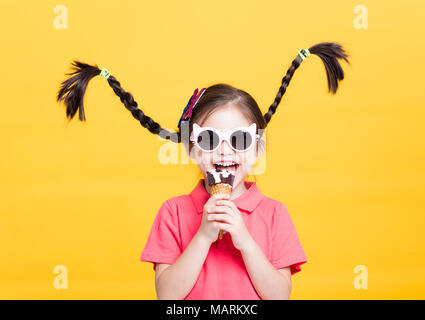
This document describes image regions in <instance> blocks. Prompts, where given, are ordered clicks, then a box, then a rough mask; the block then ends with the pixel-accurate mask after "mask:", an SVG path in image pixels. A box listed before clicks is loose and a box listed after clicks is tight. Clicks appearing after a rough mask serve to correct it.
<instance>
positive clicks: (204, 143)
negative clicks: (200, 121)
mask: <svg viewBox="0 0 425 320" xmlns="http://www.w3.org/2000/svg"><path fill="white" fill-rule="evenodd" d="M256 132H257V125H256V124H255V123H253V124H251V125H250V126H249V127H238V128H234V129H232V130H230V131H228V132H221V131H219V130H217V129H215V128H211V127H200V126H198V125H197V124H196V123H194V124H193V132H192V134H191V136H190V141H192V142H194V143H195V145H196V146H197V147H198V148H199V149H201V150H202V151H205V152H213V151H215V150H217V148H218V147H219V146H220V145H221V142H222V141H223V140H225V141H227V143H228V144H229V146H230V147H231V148H232V149H233V150H235V151H238V152H244V151H247V150H249V149H250V148H251V147H252V146H253V145H254V141H258V140H259V139H260V135H259V134H257V133H256Z"/></svg>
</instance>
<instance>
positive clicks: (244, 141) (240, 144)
mask: <svg viewBox="0 0 425 320" xmlns="http://www.w3.org/2000/svg"><path fill="white" fill-rule="evenodd" d="M230 142H231V143H232V147H233V148H235V149H236V150H240V151H243V150H247V149H248V148H249V147H250V146H251V144H252V137H251V134H250V133H249V132H246V131H242V130H238V131H235V132H234V133H233V134H232V135H231V136H230Z"/></svg>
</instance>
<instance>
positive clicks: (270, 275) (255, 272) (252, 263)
mask: <svg viewBox="0 0 425 320" xmlns="http://www.w3.org/2000/svg"><path fill="white" fill-rule="evenodd" d="M241 254H242V258H243V260H244V262H245V266H246V269H247V271H248V274H249V277H250V278H251V281H252V284H253V285H254V288H255V290H256V291H257V293H258V294H259V296H260V297H261V298H262V299H264V300H287V299H289V296H290V294H291V287H292V279H291V270H290V268H289V267H287V268H282V269H279V270H277V269H276V268H275V267H274V266H273V265H272V264H271V263H270V262H269V260H268V259H267V257H266V256H265V255H264V253H263V251H262V250H261V249H260V247H259V246H258V245H257V243H256V242H255V241H254V239H252V238H251V240H250V241H249V245H247V246H245V247H243V248H241Z"/></svg>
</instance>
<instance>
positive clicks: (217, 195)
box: [211, 193, 230, 199]
mask: <svg viewBox="0 0 425 320" xmlns="http://www.w3.org/2000/svg"><path fill="white" fill-rule="evenodd" d="M211 198H213V199H230V195H229V194H224V193H218V194H214V195H212V196H211Z"/></svg>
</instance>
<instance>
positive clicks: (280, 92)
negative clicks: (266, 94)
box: [264, 56, 301, 124]
mask: <svg viewBox="0 0 425 320" xmlns="http://www.w3.org/2000/svg"><path fill="white" fill-rule="evenodd" d="M300 63H301V58H300V57H299V56H297V57H296V58H295V59H294V61H292V64H291V66H290V67H289V69H288V71H287V72H286V75H285V77H283V79H282V85H281V86H280V88H279V90H278V92H277V95H276V98H275V99H274V101H273V103H272V105H271V106H270V108H269V111H267V113H266V114H265V115H264V120H266V123H267V124H268V123H269V121H270V119H271V118H272V115H273V114H274V113H275V112H276V109H277V106H278V105H279V103H280V100H282V96H283V95H284V94H285V92H286V88H287V87H288V85H289V82H290V81H291V79H292V76H293V75H294V72H295V70H297V68H298V67H299V65H300Z"/></svg>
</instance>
